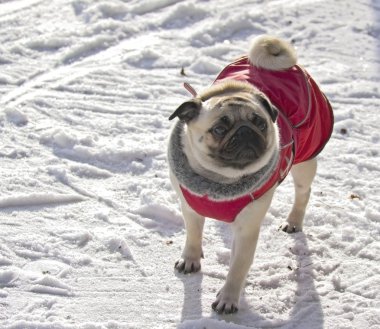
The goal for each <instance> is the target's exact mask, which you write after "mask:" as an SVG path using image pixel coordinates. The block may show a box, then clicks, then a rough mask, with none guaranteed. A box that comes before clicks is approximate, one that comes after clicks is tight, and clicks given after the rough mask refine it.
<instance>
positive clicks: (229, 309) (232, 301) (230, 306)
mask: <svg viewBox="0 0 380 329" xmlns="http://www.w3.org/2000/svg"><path fill="white" fill-rule="evenodd" d="M238 305H239V297H236V296H235V295H232V294H228V293H226V292H224V291H223V289H222V290H221V291H219V293H218V295H217V296H216V300H215V302H213V303H212V305H211V306H212V309H213V310H214V311H215V312H216V313H219V314H223V313H224V314H232V313H236V312H237V311H238V310H239V308H238Z"/></svg>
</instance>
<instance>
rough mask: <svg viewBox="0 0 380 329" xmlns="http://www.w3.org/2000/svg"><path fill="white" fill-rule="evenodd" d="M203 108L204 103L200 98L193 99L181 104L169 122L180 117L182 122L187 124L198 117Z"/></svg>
mask: <svg viewBox="0 0 380 329" xmlns="http://www.w3.org/2000/svg"><path fill="white" fill-rule="evenodd" d="M201 108H202V101H201V100H200V99H199V98H193V99H191V100H189V101H187V102H185V103H183V104H181V105H180V106H179V107H178V108H177V109H176V110H175V111H174V113H173V114H172V115H171V116H170V117H169V120H173V119H174V118H176V117H178V118H179V119H180V120H181V121H184V122H186V123H187V122H189V121H191V120H192V119H194V118H196V117H197V116H198V114H199V112H200V110H201Z"/></svg>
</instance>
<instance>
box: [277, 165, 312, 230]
mask: <svg viewBox="0 0 380 329" xmlns="http://www.w3.org/2000/svg"><path fill="white" fill-rule="evenodd" d="M316 171H317V159H315V158H314V159H312V160H309V161H305V162H301V163H299V164H296V165H294V166H293V168H292V170H291V173H292V176H293V181H294V189H295V198H294V204H293V208H292V210H291V211H290V213H289V216H288V219H287V222H286V223H284V224H283V225H281V227H280V229H282V230H283V231H284V232H287V233H294V232H299V231H302V226H303V219H304V217H305V211H306V207H307V204H308V202H309V198H310V192H311V184H312V182H313V179H314V176H315V173H316Z"/></svg>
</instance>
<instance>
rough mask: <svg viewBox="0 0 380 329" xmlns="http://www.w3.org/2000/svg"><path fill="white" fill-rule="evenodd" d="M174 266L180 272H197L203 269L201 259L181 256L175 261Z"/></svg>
mask: <svg viewBox="0 0 380 329" xmlns="http://www.w3.org/2000/svg"><path fill="white" fill-rule="evenodd" d="M174 268H175V269H176V270H177V271H178V272H179V273H184V274H188V273H195V272H198V271H199V270H200V269H201V260H200V259H194V258H181V259H179V260H177V261H176V262H175V264H174Z"/></svg>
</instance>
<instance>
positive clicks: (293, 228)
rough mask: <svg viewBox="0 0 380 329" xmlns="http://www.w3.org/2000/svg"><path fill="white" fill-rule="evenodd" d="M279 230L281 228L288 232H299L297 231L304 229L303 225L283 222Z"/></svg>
mask: <svg viewBox="0 0 380 329" xmlns="http://www.w3.org/2000/svg"><path fill="white" fill-rule="evenodd" d="M278 230H279V231H280V230H281V231H283V232H286V233H297V232H301V231H302V227H300V226H298V225H294V224H290V223H288V222H286V223H284V224H282V225H281V226H280V227H279V228H278Z"/></svg>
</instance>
